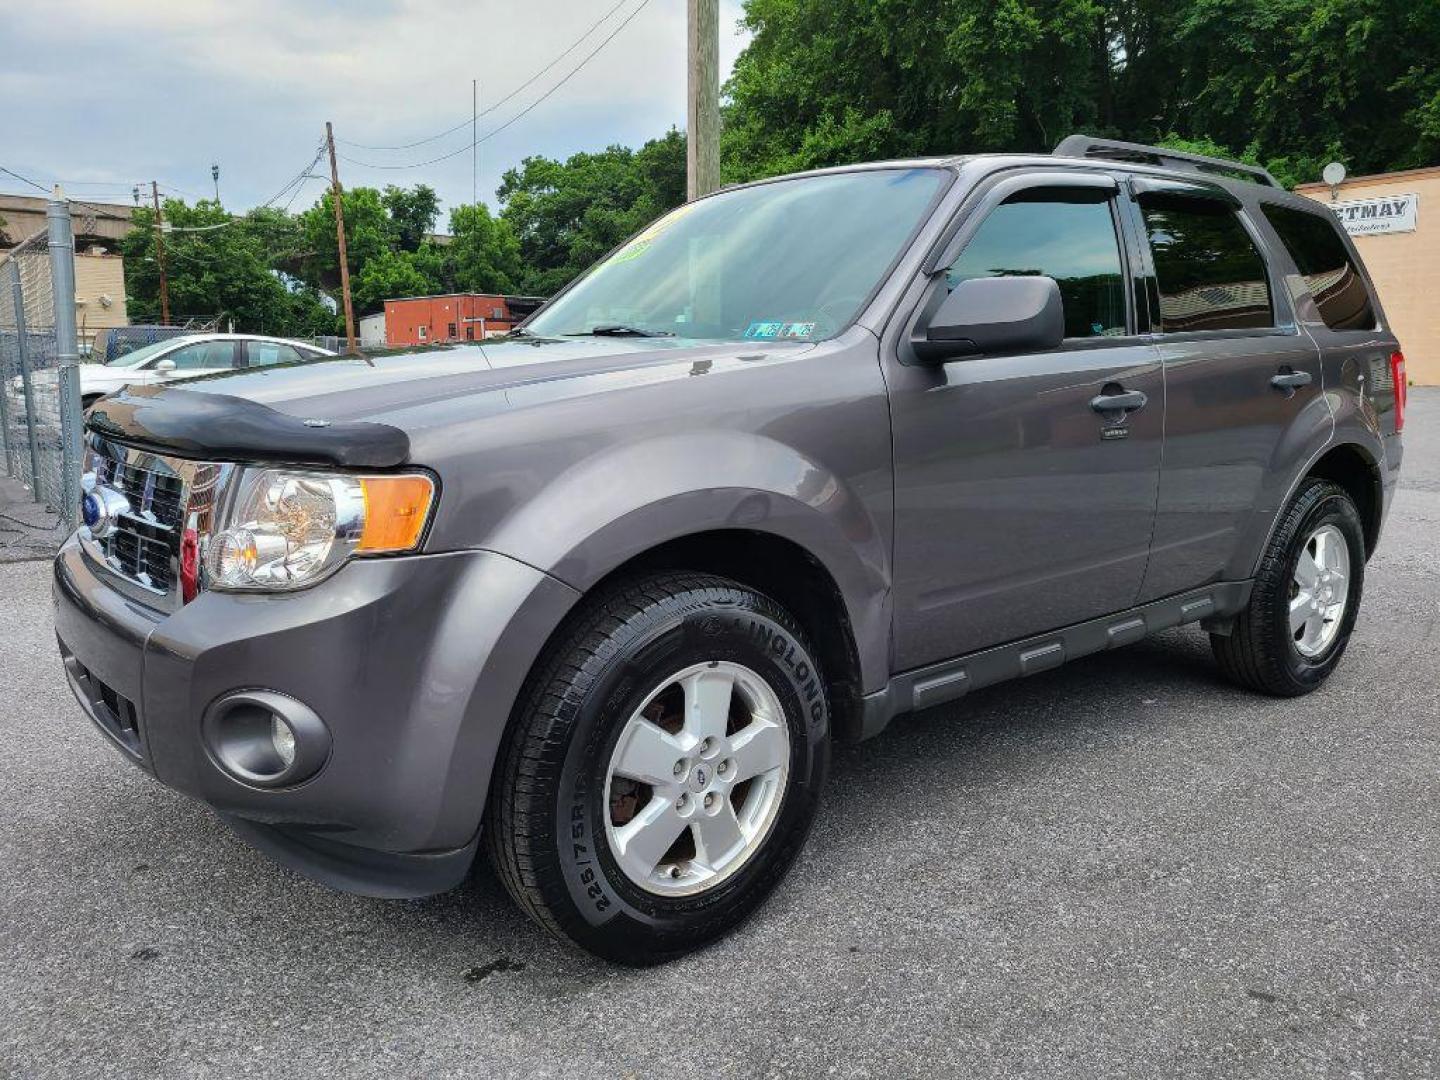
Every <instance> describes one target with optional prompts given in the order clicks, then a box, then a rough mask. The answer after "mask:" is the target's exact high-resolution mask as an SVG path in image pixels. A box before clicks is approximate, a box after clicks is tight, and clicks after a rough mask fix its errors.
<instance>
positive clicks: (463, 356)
mask: <svg viewBox="0 0 1440 1080" xmlns="http://www.w3.org/2000/svg"><path fill="white" fill-rule="evenodd" d="M1404 402H1405V381H1404V361H1403V358H1402V357H1401V355H1400V353H1399V351H1398V350H1397V347H1396V341H1395V339H1394V337H1393V336H1392V335H1391V333H1390V331H1389V329H1388V327H1387V324H1386V321H1385V316H1384V313H1383V312H1382V311H1381V308H1380V305H1379V303H1378V302H1377V299H1376V296H1375V292H1374V289H1373V287H1372V285H1371V283H1370V281H1369V279H1368V278H1367V276H1366V273H1365V270H1364V268H1363V267H1362V266H1361V264H1360V260H1359V258H1358V257H1357V256H1356V254H1355V250H1354V248H1353V246H1352V245H1351V244H1350V242H1349V240H1348V239H1347V237H1346V236H1345V234H1344V233H1343V232H1342V231H1341V229H1340V228H1339V227H1338V225H1337V223H1336V220H1335V218H1334V217H1333V216H1332V215H1331V214H1330V213H1329V212H1328V211H1327V210H1326V209H1325V208H1324V207H1323V206H1321V205H1319V204H1317V203H1314V202H1310V201H1307V200H1305V199H1302V198H1298V197H1296V196H1293V195H1290V194H1288V193H1286V192H1285V191H1284V190H1282V189H1281V188H1280V187H1278V186H1277V185H1276V184H1275V183H1274V181H1273V180H1272V179H1271V178H1270V177H1269V176H1268V175H1267V174H1266V173H1264V172H1263V171H1262V170H1257V169H1251V168H1248V167H1245V166H1241V165H1237V164H1235V163H1233V162H1226V161H1219V160H1215V159H1208V158H1199V157H1194V156H1186V155H1182V154H1177V153H1174V152H1171V151H1167V150H1160V149H1156V148H1153V147H1142V146H1135V145H1129V144H1118V143H1113V142H1101V141H1096V140H1091V139H1084V138H1080V137H1072V138H1070V139H1067V140H1065V142H1063V143H1062V144H1061V145H1060V146H1059V147H1058V148H1057V150H1056V152H1055V153H1054V154H1052V155H1050V156H983V157H956V158H937V159H930V160H918V161H903V162H885V163H879V164H872V165H862V166H855V167H848V168H840V169H830V170H824V171H820V172H813V173H807V174H804V175H800V176H789V177H781V178H777V179H774V180H767V181H764V182H760V183H755V184H749V185H746V186H742V187H735V188H730V189H727V190H725V191H722V192H719V193H716V194H714V195H711V196H709V197H707V198H704V199H700V200H698V201H695V202H692V203H689V204H687V205H685V206H682V207H680V208H679V209H677V210H675V211H673V212H672V213H670V214H668V215H666V216H665V217H663V218H661V219H660V220H659V221H657V222H656V223H655V224H653V225H651V226H650V227H649V228H647V229H646V230H644V231H643V232H642V233H640V234H639V235H637V236H635V237H634V238H633V239H631V240H630V241H629V242H627V243H626V244H624V245H623V246H621V247H620V248H618V249H617V250H616V251H614V252H612V253H611V254H610V255H609V256H608V257H607V258H605V259H604V260H603V261H602V262H601V263H599V264H598V265H597V266H596V267H594V268H593V269H592V270H590V271H589V272H588V273H586V274H585V275H584V276H582V277H581V278H580V279H579V280H577V281H576V282H575V283H574V284H572V285H571V286H570V287H569V288H568V289H567V290H565V291H564V292H563V293H561V294H560V295H559V296H557V297H556V298H555V299H554V300H552V301H551V302H549V303H548V304H547V305H546V306H545V307H544V308H543V309H541V310H540V311H539V312H538V313H536V314H535V315H534V316H532V317H531V318H530V319H529V321H528V322H526V323H525V324H524V325H523V326H522V327H521V328H520V329H519V330H517V331H516V332H515V333H513V334H512V335H510V336H509V337H508V338H506V339H503V340H496V341H486V342H484V343H483V344H481V343H475V344H462V345H452V346H445V347H439V348H433V349H430V350H426V351H422V352H419V353H406V354H397V355H389V356H383V357H378V358H374V359H370V360H361V359H358V358H345V357H338V358H335V359H334V360H321V361H319V362H313V363H308V364H304V365H296V366H290V367H287V366H283V365H280V366H272V367H267V368H264V369H260V370H251V371H240V372H235V373H227V374H224V375H221V376H218V377H214V378H207V379H202V380H199V381H195V382H187V383H185V384H184V385H183V386H139V387H132V388H130V389H128V390H126V391H124V392H122V393H120V394H118V395H116V396H114V397H111V398H107V399H106V400H104V401H102V402H101V403H100V404H99V405H97V406H96V407H95V408H93V409H92V410H91V412H90V414H89V423H88V427H89V433H88V436H87V438H88V461H87V465H86V473H85V476H84V483H83V487H84V502H83V507H82V513H83V518H84V526H83V527H82V528H80V529H79V530H78V532H77V533H76V535H75V536H74V537H73V538H72V539H71V540H70V541H69V542H68V543H67V544H66V546H65V548H64V550H63V551H62V552H61V553H60V555H59V557H58V558H57V560H56V562H55V587H54V596H55V605H56V628H57V631H58V636H59V643H60V653H61V656H62V658H63V662H64V666H65V670H66V672H67V674H68V677H69V680H70V683H71V685H72V686H73V688H74V691H75V693H76V695H77V697H78V698H79V700H80V702H81V704H82V706H83V707H84V708H85V710H86V711H87V712H88V713H89V715H90V716H91V718H92V719H93V720H94V722H95V723H96V725H97V726H98V727H99V729H100V730H101V731H102V732H103V733H104V734H105V736H106V737H107V738H108V739H109V740H110V741H111V742H113V743H114V744H115V746H116V747H118V748H119V750H120V751H121V753H123V754H124V755H125V756H126V757H128V758H130V759H131V760H132V761H133V762H134V763H135V764H136V765H138V766H140V767H141V768H143V769H145V770H146V771H148V772H150V773H152V774H153V775H154V776H155V777H156V778H157V779H158V780H160V781H162V782H163V783H166V784H168V785H171V786H172V787H174V788H177V789H179V790H180V791H183V792H185V793H187V794H189V795H192V796H194V797H196V798H198V799H201V800H203V801H204V802H206V803H208V804H210V805H211V806H212V807H214V808H215V810H216V811H218V812H219V813H220V815H221V816H222V817H223V818H224V819H225V820H226V821H227V822H228V823H229V824H230V825H231V826H233V828H234V829H235V831H236V832H237V833H239V834H240V835H241V836H242V837H244V838H245V839H246V840H247V841H249V842H250V843H252V844H253V845H255V846H256V847H258V848H260V849H261V850H262V851H265V852H266V853H268V854H270V855H271V856H273V857H274V858H276V859H277V860H279V861H281V862H283V863H286V864H288V865H289V866H292V867H294V868H296V869H297V870H299V871H300V872H302V873H304V874H307V875H309V876H311V877H314V878H317V879H319V880H321V881H323V882H326V883H328V884H330V885H333V886H335V887H337V888H341V889H347V890H352V891H355V892H359V893H364V894H367V895H371V896H382V897H409V896H420V895H426V894H432V893H437V892H440V891H443V890H447V889H450V888H452V887H454V886H456V885H457V884H459V883H460V882H461V881H462V880H463V879H464V878H465V877H466V875H467V874H468V873H469V871H470V869H471V867H472V864H474V862H475V860H476V854H477V851H478V849H479V847H480V845H481V844H482V842H483V843H484V844H485V845H486V847H487V849H488V852H489V858H490V861H491V863H492V864H493V866H494V869H495V871H496V872H497V873H498V874H499V876H500V878H501V879H502V880H503V881H504V883H505V885H506V887H507V888H508V889H509V891H510V893H511V894H512V895H513V896H514V898H515V900H516V901H517V902H518V903H519V905H520V906H521V907H522V908H524V909H525V911H526V912H528V913H529V914H530V915H531V916H532V917H534V918H535V919H536V920H537V921H538V922H539V923H541V924H542V925H543V926H545V927H546V928H548V929H549V930H551V931H553V932H555V933H556V934H559V935H562V936H563V937H565V938H568V939H570V940H572V941H574V942H577V943H578V944H580V945H581V946H583V947H584V948H586V949H589V950H591V951H593V952H595V953H598V954H600V955H602V956H605V957H609V958H612V959H614V960H617V961H621V962H625V963H632V964H644V963H653V962H656V961H659V960H663V959H665V958H667V957H671V956H675V955H678V954H680V953H682V952H685V951H686V950H689V949H692V948H695V947H696V946H699V945H702V944H704V943H705V942H707V941H710V940H712V939H714V938H715V937H717V936H718V935H721V934H723V933H724V932H726V931H727V930H728V929H730V928H731V927H733V926H734V925H735V924H736V923H737V922H739V921H740V920H741V919H743V918H744V917H745V916H746V915H748V914H749V913H750V912H751V911H753V910H754V909H755V908H756V907H757V906H758V905H759V904H760V903H761V901H762V900H763V899H764V898H765V897H766V895H767V894H769V893H770V892H771V890H773V889H774V888H775V886H776V884H777V883H778V882H779V881H780V879H781V877H782V876H783V875H784V874H785V871H786V869H787V868H788V867H789V866H790V864H791V863H792V862H793V861H794V859H795V857H796V854H797V853H798V852H799V850H800V848H801V846H802V845H803V844H804V842H805V838H806V834H807V832H808V830H809V829H810V826H811V823H812V821H813V820H814V817H815V814H816V810H817V806H818V803H819V799H820V792H821V788H822V785H823V783H824V780H825V774H826V767H827V762H828V759H829V754H830V744H831V740H832V739H845V740H858V739H865V738H869V737H871V736H874V735H876V734H878V733H879V732H880V731H882V730H883V729H884V728H885V726H886V725H887V724H888V723H889V722H890V720H891V719H892V718H894V717H895V716H897V715H899V714H902V713H905V712H908V711H911V710H915V709H921V708H925V707H928V706H931V705H935V704H937V703H939V702H944V701H950V700H953V699H955V698H958V697H960V696H962V695H964V694H966V693H967V692H969V691H970V690H972V689H975V688H976V687H981V686H987V685H989V684H992V683H996V682H999V681H1001V680H1004V679H1010V678H1015V677H1017V676H1024V675H1030V674H1033V673H1035V672H1038V671H1045V670H1047V669H1050V668H1053V667H1055V666H1057V665H1059V664H1062V663H1064V662H1065V661H1067V660H1072V659H1075V658H1076V657H1080V656H1084V655H1086V654H1087V653H1094V652H1098V651H1100V650H1104V649H1111V648H1115V647H1117V646H1121V645H1125V644H1128V643H1130V642H1133V641H1137V640H1139V639H1140V638H1142V637H1144V636H1145V635H1147V634H1151V633H1154V632H1156V631H1158V630H1163V629H1165V628H1167V627H1173V626H1177V625H1180V624H1185V623H1199V624H1200V626H1201V627H1202V628H1203V629H1204V630H1206V631H1207V632H1208V633H1209V634H1210V636H1211V640H1212V641H1213V643H1214V651H1215V655H1216V659H1217V662H1218V665H1219V668H1220V671H1221V672H1223V673H1224V674H1225V675H1226V676H1227V677H1228V678H1230V679H1232V680H1234V681H1235V682H1238V683H1240V684H1241V685H1243V686H1247V687H1250V688H1253V689H1255V690H1258V691H1261V692H1263V693H1268V694H1274V695H1280V696H1293V695H1299V694H1304V693H1307V692H1309V691H1311V690H1314V689H1316V688H1317V687H1318V686H1319V685H1320V684H1321V683H1322V682H1324V680H1325V678H1326V677H1327V676H1328V675H1329V674H1330V672H1331V671H1333V670H1334V668H1335V666H1336V664H1338V663H1339V661H1340V657H1341V655H1342V653H1343V652H1344V650H1345V645H1346V641H1347V639H1348V638H1349V636H1350V632H1351V627H1352V626H1353V625H1354V621H1355V616H1356V611H1357V608H1358V607H1359V603H1360V596H1361V585H1362V581H1363V576H1364V570H1365V563H1366V559H1367V558H1368V557H1369V555H1370V553H1371V552H1372V551H1373V550H1374V549H1375V544H1376V542H1377V540H1378V538H1379V535H1380V528H1381V523H1382V521H1383V520H1384V517H1385V513H1386V510H1387V509H1388V507H1389V504H1390V501H1391V494H1392V492H1393V491H1394V488H1395V482H1396V476H1397V473H1398V469H1399V466H1400V456H1401V448H1400V429H1401V426H1402V420H1403V409H1404Z"/></svg>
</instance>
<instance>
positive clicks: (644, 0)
mask: <svg viewBox="0 0 1440 1080" xmlns="http://www.w3.org/2000/svg"><path fill="white" fill-rule="evenodd" d="M649 3H650V0H640V5H639V6H638V7H636V8H635V10H634V11H632V12H630V14H629V15H626V16H625V18H624V19H623V20H621V22H620V25H619V26H617V27H615V29H614V30H612V31H610V34H609V35H608V36H607V37H606V38H605V40H604V41H602V42H600V44H599V45H597V46H595V48H593V49H591V50H590V52H589V53H587V54H586V55H585V59H583V60H581V61H580V63H578V64H577V65H575V67H573V68H571V69H570V71H569V73H568V74H566V76H565V77H564V78H563V79H561V80H560V81H559V82H557V83H556V84H555V85H554V86H552V87H550V89H549V90H546V91H545V93H543V94H541V95H540V96H539V97H538V98H536V99H535V100H534V101H532V102H531V103H530V104H529V105H527V106H525V108H523V109H521V110H520V111H519V112H518V113H516V114H515V115H514V116H512V117H511V118H510V119H509V120H506V121H505V123H503V124H501V125H500V126H499V127H496V128H492V129H491V130H490V131H487V132H486V133H485V134H484V135H481V136H480V137H479V138H478V139H476V140H475V141H474V142H470V143H466V144H465V145H464V146H462V147H460V148H458V149H456V150H452V151H450V153H448V154H441V155H440V156H439V157H433V158H430V159H429V160H428V161H416V162H412V163H411V164H408V165H381V164H377V163H375V162H371V161H357V160H356V159H355V158H352V157H347V156H346V155H345V154H340V155H338V156H339V157H341V158H342V159H344V160H345V161H348V162H349V163H350V164H351V165H359V166H360V167H361V168H363V169H423V168H424V167H425V166H427V165H434V164H436V163H437V162H441V161H447V160H449V159H450V158H453V157H458V156H459V155H461V154H463V153H465V151H467V150H469V149H470V148H471V147H474V146H478V145H480V144H481V143H483V142H486V141H488V140H490V139H493V138H494V137H495V136H496V135H499V134H500V132H502V131H504V130H505V129H506V128H508V127H510V125H512V124H514V123H515V122H516V121H518V120H519V119H520V118H521V117H523V116H525V114H526V113H528V112H530V111H531V110H532V109H534V108H535V107H536V106H537V105H539V104H540V103H541V102H543V101H544V100H545V99H546V98H548V97H549V96H550V95H551V94H553V93H555V91H557V90H559V89H560V88H561V87H562V86H564V85H565V84H566V83H567V82H569V81H570V80H571V79H572V78H574V77H575V76H576V75H577V74H579V73H580V70H581V69H582V68H583V67H584V66H585V65H586V64H588V63H589V62H590V61H591V60H593V59H594V58H595V56H596V54H597V53H599V52H600V50H601V49H603V48H605V46H606V45H609V44H610V42H611V41H613V40H614V39H615V36H616V35H617V34H619V33H620V31H621V30H624V29H625V27H627V26H628V25H630V22H631V20H632V19H634V18H635V16H636V15H639V14H640V12H641V11H643V10H644V9H645V6H646V5H647V4H649Z"/></svg>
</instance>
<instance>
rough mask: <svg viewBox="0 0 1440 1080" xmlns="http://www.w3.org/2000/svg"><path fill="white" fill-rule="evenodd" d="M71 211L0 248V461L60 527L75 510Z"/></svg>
mask: <svg viewBox="0 0 1440 1080" xmlns="http://www.w3.org/2000/svg"><path fill="white" fill-rule="evenodd" d="M74 256H75V252H74V240H73V238H72V235H71V225H70V212H69V207H68V205H67V204H66V203H64V202H61V201H55V200H52V201H51V203H50V207H49V227H48V228H47V230H46V231H45V232H42V233H37V234H36V235H34V236H32V237H30V238H28V239H27V240H24V241H23V242H22V243H20V244H19V245H18V246H17V247H15V248H12V249H11V250H10V251H7V252H3V253H0V462H3V466H4V468H5V471H6V472H8V473H9V474H10V475H11V476H13V477H15V478H16V479H18V480H19V481H20V482H21V483H23V484H24V485H25V486H26V487H28V488H29V489H30V491H31V492H32V493H33V495H34V496H35V499H36V500H37V501H38V502H42V503H46V504H48V505H49V506H50V507H51V509H53V510H54V511H55V512H56V513H58V514H59V515H60V517H61V519H62V521H63V522H64V523H65V524H66V525H73V524H74V523H75V519H76V516H77V512H78V507H79V487H80V447H81V425H82V418H81V410H80V386H79V378H78V375H77V373H76V370H75V365H76V363H77V362H78V360H79V355H78V347H77V344H76V325H75V258H74Z"/></svg>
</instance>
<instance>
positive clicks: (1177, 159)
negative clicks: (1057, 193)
mask: <svg viewBox="0 0 1440 1080" xmlns="http://www.w3.org/2000/svg"><path fill="white" fill-rule="evenodd" d="M1050 153H1051V156H1052V157H1074V158H1099V159H1101V160H1104V161H1133V162H1137V163H1138V164H1141V165H1162V166H1168V167H1171V168H1176V169H1185V170H1187V171H1189V172H1199V173H1212V174H1215V175H1219V176H1229V177H1232V178H1233V179H1237V180H1248V181H1250V182H1251V183H1252V184H1266V185H1268V186H1270V187H1276V188H1278V187H1279V186H1280V182H1279V181H1278V180H1276V179H1275V177H1273V176H1271V175H1270V173H1269V171H1268V170H1266V169H1262V168H1261V167H1260V166H1259V165H1245V164H1242V163H1241V162H1238V161H1230V160H1228V159H1226V158H1215V157H1206V156H1205V155H1204V154H1187V153H1185V152H1184V151H1183V150H1170V149H1167V148H1166V147H1163V146H1146V145H1144V144H1143V143H1132V142H1121V141H1120V140H1118V139H1096V138H1092V137H1091V136H1089V135H1070V136H1067V137H1066V138H1064V139H1062V140H1060V145H1059V146H1057V147H1055V149H1054V150H1052V151H1051V152H1050Z"/></svg>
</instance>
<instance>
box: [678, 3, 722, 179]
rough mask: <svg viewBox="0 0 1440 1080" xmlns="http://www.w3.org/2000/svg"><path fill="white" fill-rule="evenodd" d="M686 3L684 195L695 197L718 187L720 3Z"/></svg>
mask: <svg viewBox="0 0 1440 1080" xmlns="http://www.w3.org/2000/svg"><path fill="white" fill-rule="evenodd" d="M687 3H688V6H689V20H688V22H689V34H690V43H689V50H688V51H689V57H690V75H689V80H688V82H689V105H688V108H687V110H686V126H687V131H686V138H685V196H686V198H688V199H698V198H699V197H700V196H701V195H708V194H710V192H712V191H714V190H715V189H716V188H718V187H719V186H720V2H719V0H687Z"/></svg>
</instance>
